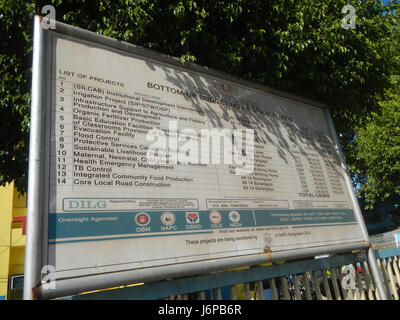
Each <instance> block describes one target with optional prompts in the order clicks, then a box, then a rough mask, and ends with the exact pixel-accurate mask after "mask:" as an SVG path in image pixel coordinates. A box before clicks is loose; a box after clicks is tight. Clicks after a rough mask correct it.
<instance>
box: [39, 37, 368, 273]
mask: <svg viewBox="0 0 400 320" xmlns="http://www.w3.org/2000/svg"><path fill="white" fill-rule="evenodd" d="M50 47H51V59H50V60H51V61H50V62H49V63H50V64H49V65H50V66H51V117H50V118H51V121H50V122H51V125H50V129H49V139H50V140H49V141H50V144H49V146H50V157H49V161H50V163H49V168H48V169H49V182H48V183H49V186H50V187H49V203H48V213H49V214H48V250H47V263H48V264H49V265H52V266H54V267H55V269H56V270H57V273H58V274H59V275H60V276H61V277H62V276H71V275H85V274H91V273H99V272H105V271H107V272H109V271H117V270H128V269H135V268H143V267H153V266H160V265H167V264H176V263H182V262H189V261H201V260H205V259H215V258H224V257H234V256H240V255H248V254H254V253H260V252H263V251H264V250H269V251H272V252H276V251H285V250H296V249H299V248H309V247H318V246H325V245H335V244H343V243H351V242H357V241H362V240H364V239H363V235H362V232H361V228H360V225H359V222H358V221H357V218H356V215H355V208H354V207H353V206H352V201H351V195H350V191H349V190H348V188H347V187H346V184H345V175H344V171H343V169H342V168H341V164H340V160H339V157H338V155H337V151H336V150H335V143H334V139H333V137H332V135H331V128H330V127H329V123H328V118H327V112H326V110H324V109H323V108H319V107H315V106H311V105H307V104H304V103H302V102H299V101H296V100H292V99H288V98H285V97H282V96H278V95H272V94H270V93H267V92H266V91H261V90H258V89H255V88H252V87H249V86H244V85H243V84H241V83H240V82H236V81H234V80H232V81H228V80H226V79H223V78H218V77H214V76H210V75H206V74H204V73H199V72H196V71H192V70H191V69H187V68H186V69H184V68H179V67H177V66H176V65H173V64H167V63H164V62H160V61H157V60H152V59H150V58H146V57H143V56H135V55H133V54H131V53H127V52H123V51H118V50H116V49H112V48H107V47H105V46H101V45H99V44H96V43H92V42H88V41H84V40H79V39H74V38H70V37H68V36H65V35H61V34H58V33H55V32H54V33H52V36H51V37H50ZM152 130H153V131H152ZM156 130H157V131H156ZM252 130H253V131H252ZM155 132H157V133H158V134H159V135H158V136H156V135H155V134H153V135H152V134H151V133H155ZM160 132H161V133H163V135H160ZM207 134H208V135H207ZM252 134H253V135H254V146H253V152H252V149H251V144H250V141H252V140H251V138H252ZM219 135H220V136H219ZM240 135H241V136H240ZM146 137H147V138H146ZM210 137H211V138H210ZM212 137H214V140H213V139H212ZM215 137H216V138H215ZM241 138H242V139H241ZM245 138H246V139H247V140H246V139H245ZM163 139H164V140H163ZM163 141H164V142H165V146H164V147H160V146H162V142H163ZM217 142H219V144H220V145H219V146H218V143H217ZM157 143H158V144H157ZM155 145H157V147H158V153H155V154H154V153H153V155H156V156H158V158H156V160H157V159H158V160H159V161H158V162H157V161H150V160H149V159H150V158H149V153H148V151H149V150H153V151H154V150H155V149H156V148H155ZM232 146H236V147H232ZM229 147H232V148H233V149H232V150H230V149H229ZM238 150H239V152H236V151H238ZM205 152H208V154H207V156H204V154H205ZM235 152H236V153H235ZM162 155H165V158H163V157H162ZM229 155H231V157H230V160H229V159H228V158H229ZM152 159H153V160H154V158H152ZM162 159H164V160H166V161H161V160H162Z"/></svg>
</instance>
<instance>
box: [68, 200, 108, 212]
mask: <svg viewBox="0 0 400 320" xmlns="http://www.w3.org/2000/svg"><path fill="white" fill-rule="evenodd" d="M106 207H107V203H106V201H104V200H91V199H74V200H67V201H66V207H65V209H66V210H76V209H104V208H106Z"/></svg>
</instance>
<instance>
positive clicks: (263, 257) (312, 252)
mask: <svg viewBox="0 0 400 320" xmlns="http://www.w3.org/2000/svg"><path fill="white" fill-rule="evenodd" d="M42 19H43V18H42V17H40V16H35V18H34V46H33V68H32V100H31V127H30V128H31V132H30V150H29V181H28V198H27V200H28V208H27V236H26V248H25V279H24V299H38V298H39V299H40V298H44V299H49V298H55V297H61V296H67V295H72V294H77V293H79V292H83V291H90V290H96V289H103V288H109V287H114V286H120V285H127V284H131V283H135V282H145V281H156V280H160V279H165V278H173V277H182V276H188V275H194V274H199V273H207V272H211V271H217V270H223V269H226V268H228V267H229V268H234V267H242V266H250V265H259V264H263V263H267V262H271V261H283V260H291V259H299V258H306V257H311V256H316V255H321V254H336V253H341V252H349V251H352V250H364V249H368V248H370V244H369V241H368V239H369V237H368V232H367V229H366V227H365V223H364V220H363V217H362V214H361V210H360V208H359V205H358V202H357V199H356V197H355V194H354V191H353V188H352V183H351V180H350V177H349V175H348V171H347V168H346V165H345V162H344V158H343V154H342V151H341V148H340V144H339V140H338V138H337V135H336V131H335V128H334V125H333V121H332V119H331V116H330V113H329V109H328V107H327V106H325V105H323V104H321V103H318V102H315V101H311V100H309V99H305V98H302V97H298V96H296V95H292V94H288V93H284V92H281V91H278V90H275V89H272V88H269V87H265V86H261V85H258V84H254V83H250V82H247V81H243V80H239V79H236V78H234V77H232V76H229V75H226V74H223V73H221V72H217V71H214V70H211V69H208V68H205V67H201V66H198V65H193V64H192V65H182V64H181V63H180V62H179V60H178V59H176V58H172V57H170V56H167V55H163V54H159V53H155V52H153V51H151V50H147V49H144V48H142V47H138V46H135V45H132V44H128V43H125V42H121V41H118V40H115V39H111V38H108V37H105V36H102V35H99V34H96V33H93V32H90V31H87V30H83V29H79V28H76V27H72V26H69V25H66V24H63V23H60V22H55V29H54V30H48V29H44V28H43V27H42ZM52 32H56V33H60V34H63V35H68V36H71V37H74V38H78V39H82V40H87V41H91V42H94V43H96V44H101V45H103V46H107V47H110V48H114V49H119V50H123V51H126V52H130V53H134V54H135V55H137V56H142V57H145V58H147V59H149V58H150V59H154V60H156V61H160V62H163V63H167V64H169V65H171V66H176V67H179V68H180V69H184V70H186V71H192V72H193V71H194V72H198V73H201V74H203V75H206V76H207V75H208V76H212V77H216V78H219V79H222V80H227V81H230V82H234V83H237V84H241V85H245V86H247V87H250V88H253V89H257V90H261V91H263V92H266V93H268V94H273V95H277V96H280V97H284V98H287V99H290V100H295V101H298V102H302V103H304V104H308V105H312V106H315V107H319V108H323V109H324V110H325V114H326V117H327V119H328V123H329V127H330V131H331V135H332V137H333V138H334V143H335V145H336V150H337V153H338V156H339V159H340V162H341V166H342V168H343V170H344V172H345V180H346V187H347V191H348V192H349V194H350V196H351V201H352V205H353V208H354V209H355V216H356V220H357V222H358V224H359V226H360V227H361V231H362V234H363V238H364V241H359V242H353V243H347V244H338V245H329V246H320V247H311V248H304V249H300V250H291V251H288V252H265V253H260V254H251V255H245V256H238V257H230V258H220V259H211V260H206V261H201V262H190V263H181V264H175V265H166V266H159V267H151V268H142V269H134V270H128V271H121V272H113V273H107V274H96V275H90V276H85V277H80V278H69V279H61V280H57V279H56V286H55V288H51V287H46V286H43V285H42V279H41V272H42V267H43V264H44V263H43V261H44V257H46V252H47V245H46V244H47V232H46V230H47V215H48V210H47V209H48V208H47V204H48V194H49V192H48V188H49V187H48V186H47V185H46V181H48V170H46V168H47V167H48V163H49V154H48V153H49V152H48V150H49V142H48V141H49V139H48V136H49V132H47V129H46V125H45V124H46V123H48V122H46V121H49V113H50V112H49V110H50V102H49V101H48V97H49V96H50V90H51V88H50V83H49V74H50V69H51V68H50V66H49V63H48V61H46V57H49V49H48V47H49V46H48V45H47V43H48V39H49V37H50V35H51V33H52ZM46 163H47V164H46ZM293 251H295V252H293ZM369 258H370V261H369V262H370V264H371V268H372V271H373V274H374V277H375V280H376V283H377V284H378V289H380V290H379V294H380V296H381V297H385V293H384V291H383V284H382V282H381V281H380V280H379V279H380V277H379V276H378V274H379V272H378V268H377V265H376V260H375V257H374V255H373V252H372V251H371V249H369Z"/></svg>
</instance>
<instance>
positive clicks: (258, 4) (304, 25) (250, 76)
mask: <svg viewBox="0 0 400 320" xmlns="http://www.w3.org/2000/svg"><path fill="white" fill-rule="evenodd" d="M50 2H51V3H52V5H53V6H54V7H55V8H56V14H57V20H59V21H62V22H65V23H68V24H72V25H75V26H78V27H81V28H84V29H89V30H91V31H94V32H98V33H101V34H104V35H107V36H110V37H113V38H117V39H120V40H123V41H127V42H131V43H135V44H137V45H140V46H143V47H146V48H150V49H153V50H156V51H159V52H162V53H165V54H169V55H172V56H176V57H178V58H179V59H180V60H181V61H182V63H186V62H195V63H198V64H200V65H204V66H207V67H210V68H214V69H217V70H220V71H223V72H226V73H229V74H233V75H235V76H237V77H240V78H243V79H246V80H250V81H254V82H258V83H261V84H264V85H268V86H272V87H274V88H277V89H282V90H285V91H289V92H292V93H296V94H299V95H301V96H305V97H309V98H312V99H315V100H319V101H321V102H324V103H326V104H327V105H329V106H330V107H331V110H332V114H333V116H334V121H335V124H336V127H337V130H338V132H339V133H340V137H341V139H342V144H343V146H344V151H345V155H346V156H347V158H348V161H350V162H351V161H353V162H351V163H350V165H351V168H352V169H354V170H356V169H355V168H354V166H353V163H354V164H357V163H358V162H360V161H359V159H357V157H356V156H354V150H358V149H357V148H356V147H355V146H354V136H355V133H356V132H355V128H358V127H361V126H365V123H366V122H368V121H370V120H371V118H370V117H368V115H369V114H370V113H371V112H379V108H380V106H381V105H380V104H378V103H377V101H383V100H382V99H384V93H385V92H386V91H385V90H387V89H389V88H390V87H392V86H393V84H392V83H391V79H392V78H391V76H392V75H393V74H396V73H397V74H398V73H399V72H398V71H399V60H398V58H397V56H396V55H395V54H393V50H394V47H393V41H394V40H396V39H393V30H394V26H396V25H398V23H399V15H398V12H399V11H398V9H399V4H396V3H395V2H394V1H393V2H392V3H391V4H388V5H383V4H382V3H381V2H380V1H375V0H363V1H357V2H356V1H352V2H351V4H352V5H353V6H354V7H355V9H356V14H357V19H356V23H357V25H356V29H347V30H346V29H344V28H342V19H343V17H344V14H342V12H341V10H342V7H343V6H344V5H346V4H348V3H347V1H345V0H326V1H312V0H274V1H272V0H271V1H264V0H232V1H218V0H209V1H202V0H198V1H193V0H169V1H149V0H114V1H111V0H101V1H89V0H76V1H72V0H53V1H49V0H46V1H37V2H36V5H35V4H34V2H33V1H22V0H16V1H3V4H2V5H1V6H0V15H1V29H0V31H1V34H0V37H1V40H2V43H3V41H6V43H7V46H3V45H2V46H1V49H0V55H1V57H2V58H1V59H2V64H1V69H0V72H1V73H2V75H4V78H2V80H0V81H2V82H1V83H0V90H1V91H0V94H1V95H0V108H1V111H0V112H1V115H3V114H4V117H3V116H2V117H1V120H0V121H1V129H0V130H1V131H0V132H1V135H0V152H1V154H0V155H1V159H0V183H4V182H6V181H10V180H11V179H16V181H18V182H19V183H18V185H19V186H21V187H22V186H23V185H24V182H25V180H24V179H25V176H24V174H25V171H26V150H27V141H26V135H27V127H26V123H27V118H28V109H29V107H28V103H29V62H28V60H29V59H28V58H29V55H30V50H31V49H30V48H31V39H30V36H31V35H30V30H31V18H32V15H33V12H34V11H36V12H37V13H40V9H41V7H42V6H44V5H46V4H49V3H50ZM396 8H397V11H396V10H395V9H396ZM396 12H397V13H396ZM3 61H5V62H6V63H5V64H3ZM7 92H8V93H7ZM7 96H8V98H7ZM6 117H8V118H6ZM9 118H12V119H9ZM21 124H22V125H21ZM363 163H364V164H365V165H367V163H368V162H366V161H365V162H363ZM354 172H355V171H354ZM365 172H366V171H365V170H364V171H363V172H362V173H361V171H360V172H359V177H361V175H363V179H364V178H365V177H364V173H365Z"/></svg>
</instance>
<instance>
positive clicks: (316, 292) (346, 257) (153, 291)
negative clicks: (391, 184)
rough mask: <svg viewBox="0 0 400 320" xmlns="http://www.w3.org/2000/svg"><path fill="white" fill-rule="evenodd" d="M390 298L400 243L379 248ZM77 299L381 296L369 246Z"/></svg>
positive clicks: (395, 292) (397, 288) (397, 281)
mask: <svg viewBox="0 0 400 320" xmlns="http://www.w3.org/2000/svg"><path fill="white" fill-rule="evenodd" d="M375 256H376V259H377V264H378V267H379V271H380V274H381V277H382V280H383V282H384V286H385V290H386V295H387V297H388V299H392V300H399V296H400V272H399V269H400V248H389V249H383V250H376V251H375ZM69 299H73V300H97V299H139V300H140V299H167V300H250V299H251V300H379V299H380V297H379V293H378V290H377V287H376V285H375V282H374V280H373V277H372V274H371V271H370V266H369V263H368V257H367V254H366V252H365V251H360V252H356V253H349V254H341V255H332V256H329V257H324V258H320V259H315V258H314V259H307V260H298V261H290V262H287V263H272V264H267V265H261V266H256V267H247V268H241V269H236V270H225V271H222V272H214V273H208V274H202V275H197V276H190V277H185V278H179V279H167V280H164V281H157V282H152V283H145V284H137V285H133V286H126V287H121V288H119V289H114V290H102V291H97V292H91V293H86V294H80V295H76V296H72V297H69Z"/></svg>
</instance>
